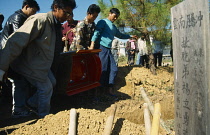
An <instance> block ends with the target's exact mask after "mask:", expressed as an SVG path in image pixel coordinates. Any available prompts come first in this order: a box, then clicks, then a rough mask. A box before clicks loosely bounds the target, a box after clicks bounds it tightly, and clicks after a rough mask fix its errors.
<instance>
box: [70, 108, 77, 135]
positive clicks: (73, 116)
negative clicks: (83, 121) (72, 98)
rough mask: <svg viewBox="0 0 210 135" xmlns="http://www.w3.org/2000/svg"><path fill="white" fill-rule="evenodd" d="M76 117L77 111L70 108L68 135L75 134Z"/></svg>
mask: <svg viewBox="0 0 210 135" xmlns="http://www.w3.org/2000/svg"><path fill="white" fill-rule="evenodd" d="M76 118H77V112H76V109H74V108H72V109H71V110H70V120H69V122H70V124H69V133H68V135H76Z"/></svg>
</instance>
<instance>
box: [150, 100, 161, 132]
mask: <svg viewBox="0 0 210 135" xmlns="http://www.w3.org/2000/svg"><path fill="white" fill-rule="evenodd" d="M160 110H161V109H160V103H156V104H155V111H154V114H153V120H152V128H151V135H158V134H159V127H160V115H161V113H160Z"/></svg>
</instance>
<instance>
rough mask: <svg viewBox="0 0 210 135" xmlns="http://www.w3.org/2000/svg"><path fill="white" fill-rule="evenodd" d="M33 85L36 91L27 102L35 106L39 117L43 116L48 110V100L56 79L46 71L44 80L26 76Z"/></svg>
mask: <svg viewBox="0 0 210 135" xmlns="http://www.w3.org/2000/svg"><path fill="white" fill-rule="evenodd" d="M26 79H27V80H28V81H29V82H30V83H31V84H32V85H33V86H35V87H36V88H37V91H36V93H35V94H34V95H33V96H32V97H30V98H29V100H28V101H27V103H28V104H29V105H30V106H32V107H35V108H38V115H39V117H41V118H42V117H44V116H46V115H48V114H49V112H50V100H51V96H52V92H53V87H54V86H55V84H56V79H55V77H54V75H53V73H52V72H51V71H50V72H49V73H48V78H46V81H45V82H40V81H37V80H34V79H31V78H28V77H27V78H26Z"/></svg>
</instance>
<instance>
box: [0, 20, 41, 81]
mask: <svg viewBox="0 0 210 135" xmlns="http://www.w3.org/2000/svg"><path fill="white" fill-rule="evenodd" d="M41 25H42V24H41V23H39V21H37V20H36V19H35V18H33V19H30V20H28V21H27V22H26V23H25V24H24V25H22V26H21V27H20V28H19V29H18V30H17V31H16V32H14V33H13V34H12V35H10V36H9V38H8V40H7V42H6V45H5V47H4V48H2V50H1V53H0V81H1V80H2V78H3V75H4V73H5V71H7V70H8V68H9V65H10V63H11V62H12V61H13V60H14V59H15V58H17V57H18V56H19V55H20V54H21V52H22V50H23V49H24V48H25V47H26V46H27V45H28V43H30V42H31V41H32V40H34V39H35V38H36V37H37V36H39V34H40V31H38V30H37V27H36V26H39V27H41Z"/></svg>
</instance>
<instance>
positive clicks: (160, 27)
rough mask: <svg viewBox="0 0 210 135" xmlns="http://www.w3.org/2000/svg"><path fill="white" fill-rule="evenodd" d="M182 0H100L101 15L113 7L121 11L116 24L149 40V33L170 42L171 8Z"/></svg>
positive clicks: (104, 15)
mask: <svg viewBox="0 0 210 135" xmlns="http://www.w3.org/2000/svg"><path fill="white" fill-rule="evenodd" d="M181 1H182V0H165V2H161V0H110V2H109V3H105V2H104V1H103V0H98V4H99V6H100V7H101V11H102V12H101V16H102V18H105V17H107V16H108V13H109V10H110V9H111V8H112V7H115V8H118V9H119V10H120V12H121V14H120V17H119V18H118V20H117V21H116V22H115V24H116V25H117V26H118V27H120V28H130V29H131V30H132V31H131V32H130V34H136V35H138V36H140V34H145V35H146V36H147V40H148V37H149V35H153V36H154V37H155V38H156V39H158V40H161V41H163V42H165V43H168V42H169V40H170V37H171V30H170V26H171V16H170V9H171V7H173V6H174V5H176V4H178V3H179V2H181Z"/></svg>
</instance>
